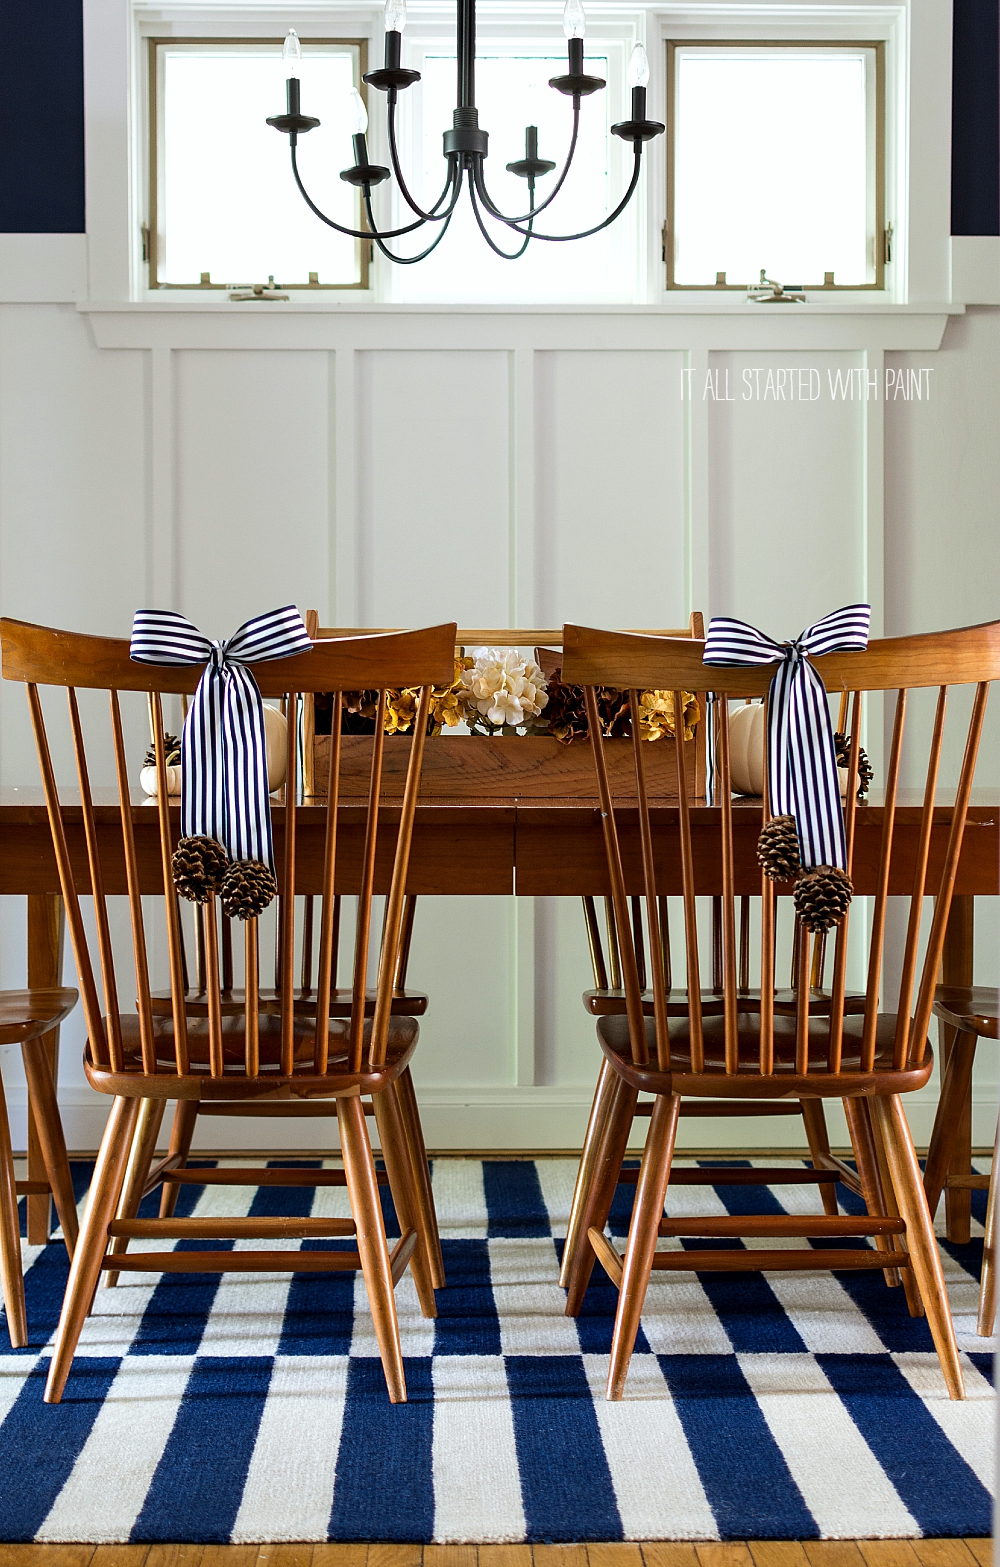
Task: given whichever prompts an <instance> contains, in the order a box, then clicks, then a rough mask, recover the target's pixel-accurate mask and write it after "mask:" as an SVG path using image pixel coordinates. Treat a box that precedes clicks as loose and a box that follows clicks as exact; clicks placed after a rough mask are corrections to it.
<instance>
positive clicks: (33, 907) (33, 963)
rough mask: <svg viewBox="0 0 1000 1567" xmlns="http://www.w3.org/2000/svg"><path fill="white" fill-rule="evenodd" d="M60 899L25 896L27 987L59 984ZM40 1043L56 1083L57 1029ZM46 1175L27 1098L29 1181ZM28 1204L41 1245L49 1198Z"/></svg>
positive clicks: (34, 1239)
mask: <svg viewBox="0 0 1000 1567" xmlns="http://www.w3.org/2000/svg"><path fill="white" fill-rule="evenodd" d="M64 930H65V921H64V917H63V901H62V898H61V897H60V896H59V894H58V893H49V892H40V893H32V894H30V895H29V897H28V989H29V990H31V989H39V990H46V989H51V988H52V987H54V986H56V985H61V984H62V966H63V935H64ZM42 1043H43V1044H44V1046H45V1051H46V1054H47V1056H48V1060H49V1066H50V1068H51V1070H52V1081H53V1082H54V1083H56V1084H58V1082H59V1030H58V1028H54V1029H53V1030H52V1032H51V1034H46V1035H45V1037H44V1039H43V1040H42ZM47 1179H48V1174H47V1171H46V1169H45V1161H44V1159H43V1158H42V1149H41V1144H40V1143H39V1140H38V1130H37V1127H36V1126H35V1117H34V1113H33V1111H32V1106H31V1101H30V1099H29V1101H28V1180H29V1181H45V1180H47ZM25 1201H26V1202H27V1205H28V1243H29V1245H32V1246H44V1245H45V1243H46V1241H47V1240H48V1238H49V1230H50V1225H51V1204H52V1199H51V1197H49V1196H47V1195H44V1196H43V1195H36V1196H32V1197H27V1198H26V1199H25Z"/></svg>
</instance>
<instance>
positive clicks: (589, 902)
mask: <svg viewBox="0 0 1000 1567" xmlns="http://www.w3.org/2000/svg"><path fill="white" fill-rule="evenodd" d="M711 901H712V905H713V907H712V953H713V969H714V968H715V967H716V966H717V964H718V966H719V968H720V972H718V973H715V972H713V978H712V985H711V988H705V989H703V990H702V993H701V1008H702V1013H703V1014H704V1015H705V1016H711V1015H716V1016H718V1015H719V1014H721V1013H722V1011H723V1007H724V990H723V983H722V976H721V956H722V946H721V934H722V921H721V902H722V900H721V898H712V900H711ZM740 903H741V905H749V903H750V899H749V898H741V899H740ZM629 904H630V911H631V925H632V945H633V950H634V952H635V959H636V972H637V975H638V981H639V989H640V992H641V1000H642V1010H643V1012H644V1013H645V1014H646V1016H647V1017H653V1016H654V1013H655V998H654V995H653V991H652V989H651V988H649V986H648V984H647V978H648V976H647V973H646V949H647V947H648V942H649V933H648V926H647V928H646V929H644V926H643V910H642V899H641V898H638V897H634V896H633V897H631V898H630V899H629ZM583 911H584V921H585V923H586V927H587V944H588V947H589V949H590V961H591V967H592V968H593V973H594V986H593V989H591V990H585V991H584V992H583V1005H584V1008H585V1010H586V1011H587V1013H588V1014H589V1015H590V1016H591V1017H594V1018H601V1017H622V1016H625V1015H626V1012H627V1002H626V996H625V989H624V986H623V984H622V970H621V942H620V938H619V935H618V927H617V924H616V922H615V906H614V900H613V899H612V898H605V899H604V915H605V924H606V930H607V949H608V950H607V961H605V955H604V949H603V945H602V940H601V926H600V920H599V918H598V914H597V907H596V903H595V900H594V899H593V898H590V897H587V898H584V899H583ZM657 920H658V926H659V939H660V946H661V950H662V963H663V972H664V981H665V986H666V1006H667V1016H668V1017H686V1015H687V1011H688V998H687V991H686V990H685V989H684V988H683V987H681V988H680V989H674V988H673V987H672V985H671V977H672V975H671V953H670V924H669V915H668V909H667V900H666V898H665V897H659V898H657ZM749 935H750V913H749V908H747V907H742V908H741V911H740V977H739V983H738V990H737V994H738V995H739V999H740V1006H741V1008H742V1009H745V1010H747V1011H756V1010H757V1009H758V1007H759V1005H760V992H759V990H756V991H754V990H751V989H750V986H749V981H748V979H747V974H746V970H747V968H748V966H749V961H750V946H749ZM817 946H818V943H817ZM794 994H795V993H794V991H793V990H789V991H780V990H776V991H775V1011H784V1012H788V1011H791V1012H792V1013H794V1010H795V1005H794ZM861 1000H862V1002H863V1000H864V998H863V997H862V998H861ZM851 1002H852V998H850V997H848V998H847V1005H848V1009H849V1010H850V1009H851ZM823 1004H824V1001H823V992H822V989H821V986H820V985H819V983H817V984H816V985H814V986H813V987H812V999H811V1001H810V1009H811V1011H812V1012H813V1013H818V1012H819V1011H821V1010H822V1007H823ZM853 1010H857V1003H856V1001H855V1002H854V1005H853ZM604 1070H605V1068H604V1067H602V1075H603V1072H604ZM594 1102H595V1105H596V1103H597V1100H596V1099H595V1101H594ZM653 1103H654V1101H653V1100H652V1099H640V1100H637V1101H636V1106H635V1115H636V1116H637V1117H639V1116H649V1115H651V1114H652V1111H653ZM680 1114H681V1116H682V1117H688V1116H694V1117H697V1118H698V1119H703V1118H704V1117H706V1116H711V1117H713V1118H714V1117H717V1116H719V1117H726V1118H731V1117H734V1116H737V1117H741V1118H746V1117H747V1116H788V1115H796V1116H801V1118H802V1121H803V1125H804V1129H805V1134H806V1141H807V1143H808V1145H809V1152H810V1156H811V1158H812V1161H813V1168H814V1169H816V1170H830V1169H832V1168H834V1164H833V1159H832V1156H831V1152H830V1138H829V1134H828V1132H827V1127H826V1117H825V1115H824V1114H823V1102H822V1100H820V1099H793V1100H783V1099H770V1100H763V1099H760V1100H751V1101H748V1102H747V1103H743V1102H741V1101H740V1100H733V1099H688V1100H685V1101H683V1102H682V1104H681V1108H680ZM596 1136H597V1127H596V1126H595V1124H594V1116H593V1113H592V1114H591V1118H590V1120H589V1121H588V1124H587V1131H586V1134H585V1137H584V1146H583V1154H582V1157H581V1160H580V1167H579V1169H578V1171H577V1179H576V1185H575V1187H574V1190H573V1200H572V1202H571V1204H570V1212H569V1221H568V1223H567V1226H566V1241H565V1244H564V1246H563V1255H562V1264H561V1267H560V1272H559V1282H560V1284H561V1285H562V1286H563V1288H564V1289H566V1288H568V1286H569V1280H570V1277H571V1274H572V1271H573V1265H574V1260H575V1258H576V1254H577V1250H578V1248H580V1247H581V1246H582V1247H584V1248H586V1247H587V1246H589V1242H588V1240H587V1237H586V1234H585V1232H584V1231H583V1230H581V1228H580V1223H581V1218H582V1212H583V1202H584V1197H585V1192H586V1180H587V1173H588V1170H589V1158H588V1154H589V1152H590V1151H591V1150H592V1147H593V1142H594V1139H595V1137H596ZM749 1173H751V1172H748V1171H746V1170H741V1171H740V1173H739V1180H740V1183H741V1184H746V1177H747V1175H748V1174H749ZM752 1173H753V1184H755V1185H760V1186H766V1185H770V1184H771V1183H772V1182H773V1181H774V1180H776V1179H777V1178H778V1177H779V1176H783V1175H784V1174H785V1173H786V1172H785V1171H784V1170H779V1169H777V1168H770V1167H769V1168H766V1169H765V1168H761V1169H759V1170H758V1171H756V1172H752ZM732 1178H733V1177H732V1172H731V1171H730V1170H729V1169H728V1168H726V1167H725V1166H722V1167H720V1168H718V1169H713V1168H712V1167H711V1166H709V1165H706V1164H705V1163H704V1162H702V1163H701V1164H700V1165H699V1167H698V1168H696V1169H695V1168H685V1169H683V1170H680V1169H675V1170H673V1172H672V1177H671V1179H672V1181H673V1182H674V1183H675V1184H682V1185H685V1186H717V1185H719V1184H725V1183H726V1182H727V1181H730V1180H732ZM842 1178H843V1177H842ZM847 1178H848V1179H850V1172H848V1175H847ZM637 1179H638V1171H636V1170H622V1171H621V1172H620V1174H619V1177H618V1181H619V1184H620V1185H626V1186H629V1185H633V1184H634V1182H635V1181H636V1180H637ZM834 1184H835V1178H833V1177H831V1178H830V1179H825V1180H823V1181H822V1183H821V1184H820V1187H819V1191H820V1198H821V1201H822V1203H823V1208H824V1211H825V1212H826V1213H831V1214H834V1213H837V1212H838V1211H839V1210H838V1208H837V1196H836V1192H835V1190H834ZM852 1184H853V1182H852ZM858 1190H859V1191H860V1186H859V1187H858Z"/></svg>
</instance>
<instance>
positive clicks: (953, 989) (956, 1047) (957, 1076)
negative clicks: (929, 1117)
mask: <svg viewBox="0 0 1000 1567" xmlns="http://www.w3.org/2000/svg"><path fill="white" fill-rule="evenodd" d="M934 1012H935V1015H936V1016H937V1017H938V1018H940V1020H941V1022H942V1023H944V1025H945V1028H946V1030H947V1031H948V1034H949V1035H950V1038H947V1037H946V1039H945V1041H944V1045H945V1052H946V1054H945V1059H944V1062H943V1070H942V1073H941V1096H940V1098H939V1100H938V1107H937V1111H936V1113H935V1116H934V1126H933V1128H932V1130H931V1141H930V1147H929V1148H928V1150H927V1163H926V1165H925V1166H924V1191H925V1192H926V1193H927V1206H928V1208H929V1209H930V1211H931V1214H932V1215H933V1214H934V1213H935V1211H936V1209H937V1205H938V1203H939V1202H940V1200H941V1193H942V1192H943V1191H944V1192H948V1191H966V1192H968V1191H970V1190H971V1191H975V1190H980V1191H981V1190H982V1189H983V1188H984V1187H986V1188H987V1189H988V1191H989V1196H988V1198H987V1202H986V1235H985V1238H984V1240H983V1272H982V1283H981V1285H980V1290H979V1321H978V1324H977V1332H979V1333H980V1334H982V1336H983V1337H984V1338H988V1337H989V1336H990V1334H991V1333H992V1332H993V1327H994V1324H995V1322H996V1314H997V1256H996V1249H997V1228H998V1218H1000V1214H998V1211H997V1185H998V1182H1000V1159H998V1158H997V1153H996V1147H994V1153H993V1168H992V1170H991V1172H990V1174H989V1175H973V1174H972V1173H971V1172H970V1173H969V1174H965V1173H964V1172H963V1173H961V1174H954V1173H953V1171H952V1165H953V1163H954V1158H955V1152H956V1145H957V1143H958V1138H959V1128H960V1126H961V1125H962V1122H963V1119H964V1116H965V1112H966V1111H967V1109H968V1106H969V1102H970V1100H971V1096H972V1065H973V1062H974V1060H975V1057H976V1046H977V1045H978V1044H979V1041H980V1040H981V1039H1000V991H998V990H994V989H992V988H991V987H989V986H986V985H964V986H959V985H939V986H938V988H937V991H936V993H935V999H934ZM949 1045H950V1049H949ZM998 1137H1000V1127H998Z"/></svg>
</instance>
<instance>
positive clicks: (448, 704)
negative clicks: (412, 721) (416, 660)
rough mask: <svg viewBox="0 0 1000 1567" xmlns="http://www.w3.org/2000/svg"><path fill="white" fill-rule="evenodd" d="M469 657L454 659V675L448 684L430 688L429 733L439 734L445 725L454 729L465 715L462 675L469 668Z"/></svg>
mask: <svg viewBox="0 0 1000 1567" xmlns="http://www.w3.org/2000/svg"><path fill="white" fill-rule="evenodd" d="M472 664H473V660H472V659H471V658H456V659H455V675H454V679H453V680H452V682H451V685H450V686H432V688H431V734H432V735H439V734H440V733H441V731H442V729H444V728H445V727H447V728H448V729H454V727H455V725H456V724H460V723H461V722H462V720H463V718H464V717H465V695H464V690H463V685H462V675H463V674H464V672H465V671H466V670H467V669H471V668H472Z"/></svg>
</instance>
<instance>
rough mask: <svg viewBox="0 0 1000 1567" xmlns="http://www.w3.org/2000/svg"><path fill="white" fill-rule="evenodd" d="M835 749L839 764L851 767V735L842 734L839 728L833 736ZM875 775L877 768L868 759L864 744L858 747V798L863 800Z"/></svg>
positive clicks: (839, 765)
mask: <svg viewBox="0 0 1000 1567" xmlns="http://www.w3.org/2000/svg"><path fill="white" fill-rule="evenodd" d="M833 745H834V749H835V751H836V753H837V766H838V767H850V765H851V737H850V735H842V734H841V733H840V731H839V730H838V731H837V733H836V734H835V735H834V737H833ZM874 777H875V769H874V767H873V766H872V764H871V762H870V761H869V760H868V756H867V753H866V751H865V748H864V746H859V747H858V799H859V800H863V799H864V797H865V795H866V794H867V793H868V790H869V788H870V787H871V781H872V779H873V778H874Z"/></svg>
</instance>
